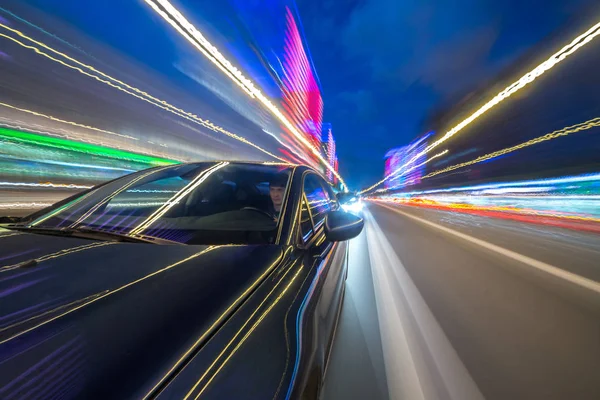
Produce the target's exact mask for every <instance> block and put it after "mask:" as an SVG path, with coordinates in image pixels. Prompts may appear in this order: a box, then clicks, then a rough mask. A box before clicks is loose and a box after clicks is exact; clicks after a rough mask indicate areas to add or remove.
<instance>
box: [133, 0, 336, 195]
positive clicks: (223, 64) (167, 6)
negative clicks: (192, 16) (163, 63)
mask: <svg viewBox="0 0 600 400" xmlns="http://www.w3.org/2000/svg"><path fill="white" fill-rule="evenodd" d="M144 1H145V2H146V3H147V4H148V5H149V6H150V7H151V8H152V9H153V10H154V11H155V12H156V13H157V14H159V15H160V16H161V17H162V18H163V19H164V20H165V21H166V22H168V23H169V24H170V25H171V26H173V27H174V28H175V29H176V30H177V31H178V32H179V33H180V34H181V35H182V36H184V38H186V39H187V40H188V41H189V42H190V43H191V44H192V45H193V46H194V47H195V48H197V49H198V50H199V51H200V52H201V53H202V54H204V55H205V56H206V57H207V58H208V59H209V60H210V61H212V62H213V63H214V64H215V65H217V66H218V67H219V68H220V69H221V70H223V69H225V70H226V71H227V72H225V71H224V72H225V73H226V75H227V76H228V77H230V78H231V79H232V80H233V81H234V82H235V83H237V84H238V85H241V86H242V87H244V91H245V92H246V93H247V94H249V95H250V96H251V97H255V98H256V99H257V100H258V101H259V102H260V103H261V104H263V106H264V107H265V108H266V109H267V110H268V111H270V112H271V114H272V115H274V116H275V117H276V118H277V119H278V120H279V121H280V122H281V123H282V124H283V125H284V126H285V127H286V128H287V129H288V130H289V131H290V132H291V133H292V134H293V135H294V137H295V138H296V139H298V140H299V141H300V143H302V144H303V145H304V146H306V148H307V149H309V150H310V151H311V152H312V153H313V154H314V155H315V156H316V157H317V158H318V159H319V161H321V163H322V164H323V165H324V166H325V167H326V168H327V169H329V170H330V171H331V172H332V173H333V174H334V175H335V176H336V177H337V178H338V179H339V180H340V182H342V183H343V184H344V185H345V182H344V180H343V179H342V177H341V176H340V175H339V174H338V172H337V171H336V170H335V167H334V166H332V165H330V164H329V163H328V162H327V160H325V158H324V157H323V156H322V155H321V152H320V151H319V150H318V149H316V148H315V147H314V146H313V144H312V143H310V141H309V140H308V139H307V138H306V137H305V136H304V135H303V134H302V133H301V132H299V131H298V130H297V129H296V128H295V127H294V125H293V124H292V123H291V122H290V121H289V120H288V119H287V118H286V117H285V116H284V115H283V113H282V112H281V111H280V110H279V109H278V108H277V107H276V106H275V105H274V104H273V103H272V102H271V101H270V100H269V99H268V98H267V97H266V96H265V95H264V94H263V93H262V91H260V90H259V89H257V88H256V87H255V86H254V83H253V82H252V81H250V80H249V79H248V78H246V77H245V76H244V75H243V74H242V73H241V72H240V70H238V69H237V68H236V67H234V66H233V65H232V64H231V62H230V61H229V60H227V59H226V58H225V57H224V56H223V55H222V54H221V53H220V52H219V50H218V49H217V48H216V47H215V46H214V45H212V44H211V43H210V42H209V41H208V40H207V39H206V38H205V37H204V36H203V35H202V34H201V33H200V31H199V30H198V29H197V28H196V27H195V26H194V25H192V23H190V22H189V21H188V20H187V19H186V18H185V17H184V16H183V15H182V14H181V12H179V11H178V10H177V9H176V8H175V7H173V5H172V4H171V3H170V2H169V1H167V0H144ZM157 3H158V4H160V6H162V7H163V8H164V10H166V11H167V12H165V11H163V10H162V9H161V8H160V7H159V5H157ZM175 21H176V22H175ZM178 24H179V25H178ZM181 27H183V28H185V30H186V31H187V33H185V32H184V31H183V29H182V28H181ZM248 92H249V93H248Z"/></svg>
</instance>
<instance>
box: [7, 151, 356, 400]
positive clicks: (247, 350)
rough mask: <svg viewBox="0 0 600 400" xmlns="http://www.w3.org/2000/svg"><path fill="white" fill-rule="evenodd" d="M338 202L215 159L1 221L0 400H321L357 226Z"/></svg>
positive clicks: (146, 174)
mask: <svg viewBox="0 0 600 400" xmlns="http://www.w3.org/2000/svg"><path fill="white" fill-rule="evenodd" d="M274 174H278V175H279V176H282V174H284V176H285V177H287V184H286V188H285V200H284V203H283V206H282V209H281V210H280V213H279V217H278V218H277V219H276V220H272V218H271V217H270V214H269V213H268V210H266V209H264V210H263V209H260V208H259V206H261V205H262V206H264V205H265V204H267V205H268V201H267V199H268V198H269V197H268V188H265V182H269V179H270V176H272V175H274ZM155 178H156V179H155ZM215 182H216V183H215ZM169 185H171V186H169ZM267 185H268V184H267ZM242 189H243V190H244V192H243V193H240V191H241V190H242ZM232 190H233V191H232ZM232 194H233V195H234V197H231V195H232ZM211 196H212V197H211ZM227 196H230V197H229V199H230V200H228V201H227V200H226V198H227ZM136 199H137V200H136ZM232 199H235V200H232ZM244 204H247V205H248V206H244ZM240 206H242V207H241V208H240ZM211 207H212V208H211ZM338 207H339V206H338V204H337V201H336V200H335V196H334V193H333V191H332V190H331V187H330V186H329V184H328V183H327V182H326V181H325V180H324V179H323V178H322V177H321V175H319V174H318V173H317V172H315V171H314V170H312V169H310V168H308V167H305V166H295V165H284V164H281V165H271V164H269V165H267V164H260V163H235V162H231V163H229V162H211V163H194V164H181V165H177V166H168V167H157V168H153V169H150V170H146V171H140V172H137V173H134V174H132V175H128V176H126V177H123V178H119V179H116V180H113V181H110V182H107V183H105V184H103V185H100V186H98V187H95V188H92V189H90V190H87V191H85V192H83V193H81V194H78V195H76V196H73V197H71V198H68V199H65V200H63V201H61V202H59V203H57V204H56V205H54V206H52V207H50V208H48V209H45V210H42V211H40V212H37V213H35V214H33V215H31V216H29V217H26V218H25V219H23V220H22V221H19V222H18V223H16V224H14V223H13V224H11V225H4V228H0V293H2V297H1V298H0V398H2V399H9V398H15V399H27V398H44V399H45V398H61V399H71V398H83V399H133V398H140V399H141V398H146V399H150V398H151V399H174V398H177V399H182V398H186V399H197V398H202V399H288V398H317V396H318V392H319V389H320V387H321V384H322V380H323V376H324V373H325V369H326V365H327V359H328V356H329V353H330V351H331V346H332V343H333V339H334V333H335V327H336V325H337V320H338V316H339V313H340V310H341V306H342V299H343V293H344V284H345V278H346V275H347V257H348V256H347V242H346V241H345V240H347V239H349V238H351V237H354V236H356V235H358V233H360V231H361V229H362V224H363V222H362V220H361V219H360V218H357V217H355V216H351V215H349V214H347V213H344V212H342V211H339V210H338ZM165 209H166V211H165ZM207 210H208V211H207ZM263 211H265V212H263ZM190 213H191V214H190ZM157 215H159V216H158V217H157ZM269 218H271V219H269ZM131 221H134V222H131ZM149 221H150V222H149ZM12 222H15V221H12ZM220 229H221V231H220ZM252 229H255V230H256V232H250V231H251V230H252ZM194 230H196V231H198V232H195V233H194ZM246 230H248V232H246ZM190 231H192V233H190ZM228 235H229V237H230V239H229V240H228V239H227V237H228ZM134 242H137V243H134ZM184 243H186V244H185V245H184Z"/></svg>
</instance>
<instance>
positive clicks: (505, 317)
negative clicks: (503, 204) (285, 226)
mask: <svg viewBox="0 0 600 400" xmlns="http://www.w3.org/2000/svg"><path fill="white" fill-rule="evenodd" d="M365 219H366V222H367V223H366V227H365V232H364V233H363V234H362V235H361V236H360V237H359V238H357V239H355V240H354V241H353V242H352V243H351V247H350V257H351V258H350V271H349V276H348V281H347V292H346V298H345V303H344V308H343V311H342V314H341V319H340V323H339V326H338V330H337V333H336V342H335V344H334V348H333V351H332V355H331V360H330V365H329V367H328V371H327V375H326V378H325V384H324V390H323V394H322V398H323V399H324V400H330V399H410V400H412V399H456V400H466V399H483V398H485V399H502V400H504V399H544V400H546V399H579V400H584V399H595V400H597V399H600V283H599V282H600V236H598V235H593V234H587V233H580V232H576V231H570V230H562V229H557V228H548V227H545V226H540V225H533V224H524V223H518V222H513V221H505V220H498V219H490V218H484V217H477V216H473V215H466V214H457V213H450V212H442V211H432V210H426V209H421V208H415V207H398V206H387V205H386V206H382V205H370V206H369V209H368V210H367V211H366V212H365Z"/></svg>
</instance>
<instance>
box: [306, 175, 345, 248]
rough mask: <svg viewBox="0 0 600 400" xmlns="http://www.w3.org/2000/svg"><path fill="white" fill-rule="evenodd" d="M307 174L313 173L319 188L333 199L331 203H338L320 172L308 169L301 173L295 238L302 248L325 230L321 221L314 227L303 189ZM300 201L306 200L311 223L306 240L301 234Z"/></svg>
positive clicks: (308, 245) (332, 209) (307, 246)
mask: <svg viewBox="0 0 600 400" xmlns="http://www.w3.org/2000/svg"><path fill="white" fill-rule="evenodd" d="M309 175H314V176H315V177H316V178H317V181H318V182H319V184H320V185H321V188H322V189H323V190H324V191H326V192H327V195H328V196H329V197H330V198H331V200H332V201H333V204H334V205H335V206H337V205H338V203H337V201H336V199H335V196H333V197H332V195H331V193H332V191H333V190H332V189H331V185H330V184H329V183H328V182H327V180H326V179H325V178H323V177H322V176H321V175H320V174H318V173H317V172H315V171H312V170H308V171H305V172H304V173H303V174H302V185H301V188H300V189H301V194H302V196H301V202H300V204H299V209H298V215H297V222H298V223H297V227H298V228H297V232H296V233H297V234H296V236H297V238H298V243H299V244H300V246H302V247H304V248H309V247H310V246H311V245H312V244H313V243H314V242H315V240H316V239H317V238H319V237H320V236H321V234H324V232H325V223H322V224H321V225H320V226H319V227H318V228H317V229H315V220H314V217H313V215H312V211H311V209H310V206H309V203H308V198H307V197H306V192H305V191H304V183H305V181H306V177H307V176H309ZM302 201H305V202H306V205H307V209H308V214H309V216H310V220H311V225H312V234H311V235H310V236H309V238H308V240H304V237H303V235H302ZM335 209H337V207H336V208H333V207H332V208H331V209H330V210H329V211H328V213H329V212H331V211H334V210H335ZM325 218H327V215H326V216H325Z"/></svg>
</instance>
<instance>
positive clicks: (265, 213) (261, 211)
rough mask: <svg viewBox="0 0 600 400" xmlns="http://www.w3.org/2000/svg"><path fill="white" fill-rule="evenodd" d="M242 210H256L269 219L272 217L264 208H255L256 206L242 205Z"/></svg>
mask: <svg viewBox="0 0 600 400" xmlns="http://www.w3.org/2000/svg"><path fill="white" fill-rule="evenodd" d="M242 210H248V211H256V212H259V213H261V214H263V215H266V216H267V217H269V218H270V219H274V217H273V216H272V215H271V214H269V213H268V212H266V211H265V210H261V209H260V208H256V207H244V208H242Z"/></svg>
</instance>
